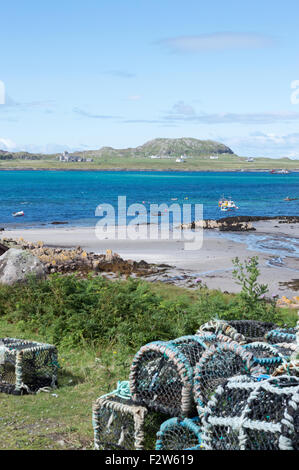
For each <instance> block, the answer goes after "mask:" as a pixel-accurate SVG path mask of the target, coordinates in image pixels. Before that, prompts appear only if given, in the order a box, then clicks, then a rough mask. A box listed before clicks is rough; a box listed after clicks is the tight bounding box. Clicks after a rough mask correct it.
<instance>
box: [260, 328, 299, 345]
mask: <svg viewBox="0 0 299 470" xmlns="http://www.w3.org/2000/svg"><path fill="white" fill-rule="evenodd" d="M265 340H266V341H267V343H269V344H277V343H296V328H276V329H275V330H270V331H268V332H267V333H266V334H265Z"/></svg>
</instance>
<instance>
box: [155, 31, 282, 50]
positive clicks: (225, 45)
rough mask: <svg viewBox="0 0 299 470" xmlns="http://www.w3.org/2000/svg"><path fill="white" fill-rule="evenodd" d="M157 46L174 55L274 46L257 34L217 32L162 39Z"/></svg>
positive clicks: (263, 36) (268, 38) (269, 39)
mask: <svg viewBox="0 0 299 470" xmlns="http://www.w3.org/2000/svg"><path fill="white" fill-rule="evenodd" d="M158 44H160V45H161V46H165V47H166V48H167V49H168V50H170V51H171V52H175V53H188V52H202V51H224V50H232V49H261V48H265V47H271V46H273V45H274V44H275V41H274V39H273V38H271V37H269V36H265V35H263V34H258V33H233V32H217V33H212V34H199V35H195V36H177V37H173V38H167V39H162V40H161V41H158Z"/></svg>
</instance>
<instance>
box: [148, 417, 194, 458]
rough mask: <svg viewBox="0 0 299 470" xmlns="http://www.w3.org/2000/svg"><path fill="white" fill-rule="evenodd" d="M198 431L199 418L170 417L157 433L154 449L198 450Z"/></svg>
mask: <svg viewBox="0 0 299 470" xmlns="http://www.w3.org/2000/svg"><path fill="white" fill-rule="evenodd" d="M200 433H201V429H200V421H199V418H192V419H189V418H184V419H181V418H170V419H168V420H167V421H165V422H164V423H163V424H162V425H161V427H160V430H159V432H158V433H157V441H156V450H187V449H188V450H199V449H200V448H201V435H200Z"/></svg>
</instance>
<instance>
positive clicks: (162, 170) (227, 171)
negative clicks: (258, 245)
mask: <svg viewBox="0 0 299 470" xmlns="http://www.w3.org/2000/svg"><path fill="white" fill-rule="evenodd" d="M272 170H273V168H252V169H249V168H248V169H247V168H246V169H242V168H238V169H233V168H227V169H225V168H222V169H217V168H216V169H213V170H200V169H199V170H186V169H183V168H182V169H176V168H163V169H159V168H11V167H10V168H0V171H91V172H107V171H115V172H117V171H119V172H120V171H122V172H129V171H136V172H144V171H155V172H160V173H163V172H169V171H171V172H175V173H265V172H270V171H272ZM289 171H290V173H298V172H299V168H292V169H291V170H289Z"/></svg>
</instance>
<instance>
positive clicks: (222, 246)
mask: <svg viewBox="0 0 299 470" xmlns="http://www.w3.org/2000/svg"><path fill="white" fill-rule="evenodd" d="M253 226H254V228H255V229H256V230H255V231H252V232H251V231H250V232H219V231H217V230H204V232H203V243H202V247H201V248H199V249H194V250H186V249H185V243H184V241H183V240H177V239H176V240H130V239H129V240H128V239H127V240H115V239H113V233H114V228H113V227H109V229H108V231H107V234H106V235H105V237H104V239H102V240H99V239H98V238H97V236H96V233H95V227H67V226H63V227H62V226H59V227H57V226H55V227H51V228H31V229H11V230H8V229H6V230H5V231H3V232H1V238H5V237H7V238H14V239H18V238H20V237H22V238H23V239H25V240H27V241H32V242H37V241H43V242H44V243H45V245H47V246H50V247H62V248H74V247H76V246H81V247H82V248H83V249H84V250H86V251H92V252H95V253H99V254H100V253H105V252H106V250H107V249H111V250H112V251H113V252H116V253H118V254H119V255H120V256H121V257H122V258H124V259H132V260H135V261H140V260H145V261H147V262H148V263H154V264H167V265H169V266H171V267H170V268H168V269H167V271H166V272H165V273H164V274H163V275H162V278H161V276H159V277H155V276H153V277H152V278H148V280H149V281H155V280H160V281H163V282H171V283H174V284H176V285H181V286H186V287H194V280H195V279H196V278H200V279H201V280H202V281H203V282H204V283H205V284H206V285H207V286H208V287H209V288H215V289H220V290H222V291H228V292H238V291H239V290H240V286H239V285H238V284H236V282H235V280H234V279H233V277H232V270H233V264H232V259H233V258H235V257H238V258H239V259H240V260H241V261H242V260H244V259H245V258H248V257H250V256H258V257H259V260H260V270H261V276H260V278H259V281H260V282H261V283H265V284H268V286H269V295H275V294H278V295H279V296H280V297H281V296H282V295H285V296H287V297H289V298H291V297H292V296H294V295H295V294H296V293H297V294H298V288H295V286H294V285H293V286H292V285H291V284H289V285H286V284H285V285H284V283H292V282H294V281H296V280H297V283H298V279H299V226H298V224H295V223H294V224H286V223H280V221H279V220H270V221H268V220H267V221H258V222H254V223H253ZM190 235H191V232H190V233H189V236H190ZM297 285H298V284H297Z"/></svg>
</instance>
